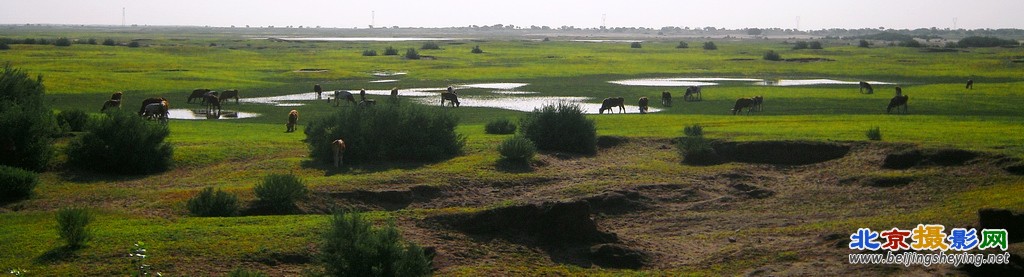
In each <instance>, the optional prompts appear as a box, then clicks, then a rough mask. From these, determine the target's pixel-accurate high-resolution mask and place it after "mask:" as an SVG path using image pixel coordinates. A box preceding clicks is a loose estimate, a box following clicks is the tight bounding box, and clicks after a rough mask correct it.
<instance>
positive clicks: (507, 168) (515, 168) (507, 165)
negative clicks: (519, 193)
mask: <svg viewBox="0 0 1024 277" xmlns="http://www.w3.org/2000/svg"><path fill="white" fill-rule="evenodd" d="M494 168H495V169H497V170H498V171H501V172H505V173H530V172H533V171H534V169H533V166H530V163H526V162H521V161H510V160H507V159H500V160H498V162H497V163H495V164H494Z"/></svg>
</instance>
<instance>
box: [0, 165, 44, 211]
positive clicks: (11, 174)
mask: <svg viewBox="0 0 1024 277" xmlns="http://www.w3.org/2000/svg"><path fill="white" fill-rule="evenodd" d="M38 183H39V178H38V177H37V176H36V173H34V172H31V171H28V170H24V169H21V168H17V167H10V166H6V165H0V202H5V201H10V200H18V199H22V198H27V197H29V196H31V195H32V190H33V189H35V188H36V184H38Z"/></svg>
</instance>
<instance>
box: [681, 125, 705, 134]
mask: <svg viewBox="0 0 1024 277" xmlns="http://www.w3.org/2000/svg"><path fill="white" fill-rule="evenodd" d="M683 134H684V135H686V136H688V137H703V136H704V127H701V126H700V124H694V125H690V126H686V127H683Z"/></svg>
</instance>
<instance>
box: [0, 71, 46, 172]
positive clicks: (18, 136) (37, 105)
mask: <svg viewBox="0 0 1024 277" xmlns="http://www.w3.org/2000/svg"><path fill="white" fill-rule="evenodd" d="M45 93H46V91H45V89H44V88H43V78H42V77H41V76H38V77H36V78H29V76H28V74H27V73H25V72H23V71H21V70H20V69H15V68H12V67H11V66H10V64H6V65H4V66H3V68H2V71H0V165H8V166H13V167H20V168H24V169H28V170H33V171H41V170H43V169H45V168H46V166H47V164H49V162H50V159H51V158H52V157H53V148H52V146H50V141H51V137H53V135H54V134H57V133H58V132H59V129H58V127H57V126H58V125H57V121H56V120H55V119H54V116H53V112H51V111H50V108H49V107H47V106H46V102H45V101H44V100H43V94H45Z"/></svg>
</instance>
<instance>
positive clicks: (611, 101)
mask: <svg viewBox="0 0 1024 277" xmlns="http://www.w3.org/2000/svg"><path fill="white" fill-rule="evenodd" d="M624 102H626V99H623V98H622V97H609V98H605V99H604V101H601V109H598V110H597V113H599V114H604V110H608V113H612V112H613V111H612V109H613V108H615V107H619V113H624V112H626V105H625V103H624Z"/></svg>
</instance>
